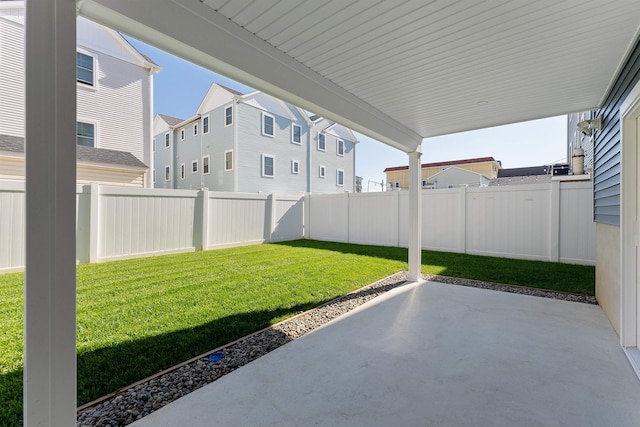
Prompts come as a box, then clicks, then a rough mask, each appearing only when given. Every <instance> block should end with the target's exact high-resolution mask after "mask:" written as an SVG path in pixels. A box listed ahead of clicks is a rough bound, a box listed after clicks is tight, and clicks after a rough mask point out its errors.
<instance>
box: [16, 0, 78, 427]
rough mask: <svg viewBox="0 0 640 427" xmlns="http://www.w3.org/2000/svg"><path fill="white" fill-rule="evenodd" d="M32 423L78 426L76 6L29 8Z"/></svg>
mask: <svg viewBox="0 0 640 427" xmlns="http://www.w3.org/2000/svg"><path fill="white" fill-rule="evenodd" d="M26 8H27V11H26V123H34V124H35V123H37V125H34V126H27V127H26V135H25V136H26V138H25V156H26V224H27V227H26V228H27V232H26V235H27V236H26V255H27V257H26V274H25V356H24V358H25V362H24V365H25V366H24V424H25V425H28V426H31V427H33V426H72V425H75V423H76V260H75V258H76V257H75V255H76V246H75V245H76V237H75V226H76V224H75V218H76V215H75V206H76V200H75V199H76V182H75V181H76V135H75V123H76V66H75V65H76V2H75V1H74V0H29V1H27V2H26Z"/></svg>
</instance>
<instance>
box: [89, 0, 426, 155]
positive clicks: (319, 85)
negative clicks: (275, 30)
mask: <svg viewBox="0 0 640 427" xmlns="http://www.w3.org/2000/svg"><path fill="white" fill-rule="evenodd" d="M79 13H80V14H81V15H83V16H85V17H87V18H89V19H92V20H94V21H96V22H99V23H101V24H103V25H106V26H109V27H111V28H114V29H116V30H118V31H121V32H123V33H125V34H129V35H131V36H132V37H135V38H137V39H139V40H143V41H145V42H146V43H149V44H152V45H155V46H157V47H158V48H160V49H164V50H165V51H167V52H170V53H172V54H174V55H177V56H180V57H181V58H183V59H185V60H188V61H191V62H193V63H195V64H198V65H200V66H203V67H205V68H207V69H210V70H212V71H215V72H218V73H220V74H223V75H226V76H233V78H234V80H237V81H239V82H241V83H243V84H245V85H248V86H250V87H254V88H258V89H260V90H262V91H264V92H266V93H269V94H270V95H272V96H274V97H276V98H279V99H282V100H284V101H286V102H289V103H291V104H293V105H297V106H299V107H301V108H303V109H305V110H308V111H315V112H316V113H317V114H319V115H321V116H323V117H326V118H328V119H331V120H333V121H336V122H339V123H341V124H343V125H344V126H346V127H349V128H351V129H354V130H356V131H358V132H360V133H362V134H365V135H367V136H370V137H371V138H373V139H376V140H378V141H381V142H383V143H385V144H387V145H390V146H392V147H394V148H397V149H399V150H402V151H405V152H412V151H420V146H421V144H422V137H421V136H420V135H418V134H417V133H416V132H414V131H413V130H411V129H409V128H408V127H406V126H404V125H402V124H401V123H399V122H398V121H396V120H394V119H392V118H391V117H389V116H388V115H387V114H385V113H383V112H382V111H380V110H378V109H376V108H374V107H373V106H371V105H369V104H367V103H366V102H364V101H362V100H361V99H359V98H357V97H356V96H354V95H352V94H351V93H349V92H347V91H345V90H344V89H342V88H340V87H339V86H338V85H336V84H335V83H333V82H331V81H330V80H328V79H326V78H324V77H322V76H320V75H319V74H317V73H315V72H313V71H312V70H310V69H309V68H307V67H305V66H304V65H302V64H301V63H299V62H297V61H295V60H294V59H293V58H291V57H289V56H287V55H286V54H285V53H283V52H281V51H279V50H278V49H276V48H275V47H273V46H271V45H270V44H268V43H267V42H265V41H264V40H261V39H260V38H258V37H256V36H254V35H253V34H251V33H250V32H248V31H246V30H245V29H243V28H241V27H239V26H238V25H236V24H234V23H233V22H231V21H229V20H228V19H227V18H226V17H224V16H223V15H221V14H218V13H216V12H215V11H214V10H213V9H212V8H211V7H209V6H207V5H206V4H203V3H201V2H200V1H199V0H173V1H172V0H137V1H135V2H132V1H129V0H85V1H84V2H83V3H82V5H81V7H80V11H79ZM212 41H215V43H212Z"/></svg>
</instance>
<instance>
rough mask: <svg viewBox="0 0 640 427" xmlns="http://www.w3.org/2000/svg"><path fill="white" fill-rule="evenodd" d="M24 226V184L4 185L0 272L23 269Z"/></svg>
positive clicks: (1, 193) (0, 196)
mask: <svg viewBox="0 0 640 427" xmlns="http://www.w3.org/2000/svg"><path fill="white" fill-rule="evenodd" d="M25 226H26V224H25V197H24V183H22V182H8V183H4V184H3V185H2V190H1V191H0V272H9V271H17V270H20V269H21V268H24V263H25Z"/></svg>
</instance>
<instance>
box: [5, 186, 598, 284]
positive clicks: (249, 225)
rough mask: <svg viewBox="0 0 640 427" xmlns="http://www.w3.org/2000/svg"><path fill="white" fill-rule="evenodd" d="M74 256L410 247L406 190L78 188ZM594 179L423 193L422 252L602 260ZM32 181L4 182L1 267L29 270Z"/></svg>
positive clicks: (102, 258) (102, 257)
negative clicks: (302, 244)
mask: <svg viewBox="0 0 640 427" xmlns="http://www.w3.org/2000/svg"><path fill="white" fill-rule="evenodd" d="M76 200H77V209H76V224H77V233H76V242H77V250H76V258H77V260H78V262H81V263H86V262H100V261H108V260H116V259H126V258H136V257H143V256H149V255H160V254H168V253H178V252H188V251H196V250H207V249H214V248H222V247H229V246H238V245H244V244H252V243H264V242H276V241H287V240H295V239H299V238H302V237H303V235H304V237H306V238H310V239H317V240H328V241H335V242H348V243H359V244H372V245H383V246H402V247H407V245H408V224H407V222H408V217H409V212H408V195H407V193H406V192H398V191H393V192H386V193H361V194H346V193H342V194H332V195H315V194H313V195H309V194H308V195H306V196H305V197H302V196H283V195H274V194H272V195H262V194H244V193H223V192H213V191H208V190H206V189H205V190H201V191H196V190H161V189H128V188H121V187H103V186H98V185H97V184H92V185H84V186H78V187H77V199H76ZM591 200H592V190H591V183H588V182H587V183H582V182H562V183H560V182H552V183H550V184H535V185H519V186H505V187H486V188H459V189H443V190H424V191H423V192H422V203H423V205H422V214H423V225H422V233H423V235H422V245H423V248H424V249H433V250H439V251H448V252H460V253H470V254H480V255H494V256H501V257H511V258H525V259H538V260H549V261H559V262H567V263H581V264H595V224H594V223H593V221H592V215H591V211H592V208H591V206H592V201H591ZM24 206H25V198H24V184H23V183H20V182H7V181H0V272H8V271H16V270H21V269H22V268H23V267H24V253H25V241H24V237H25V222H24V218H25V212H24Z"/></svg>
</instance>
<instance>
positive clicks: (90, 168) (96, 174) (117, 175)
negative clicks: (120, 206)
mask: <svg viewBox="0 0 640 427" xmlns="http://www.w3.org/2000/svg"><path fill="white" fill-rule="evenodd" d="M143 179H144V171H140V170H125V169H120V168H106V167H101V166H98V165H95V166H94V165H82V164H80V165H78V168H77V176H76V180H77V183H78V184H90V183H91V182H100V183H101V184H103V185H114V186H118V187H138V188H139V187H143V186H144V181H143Z"/></svg>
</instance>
